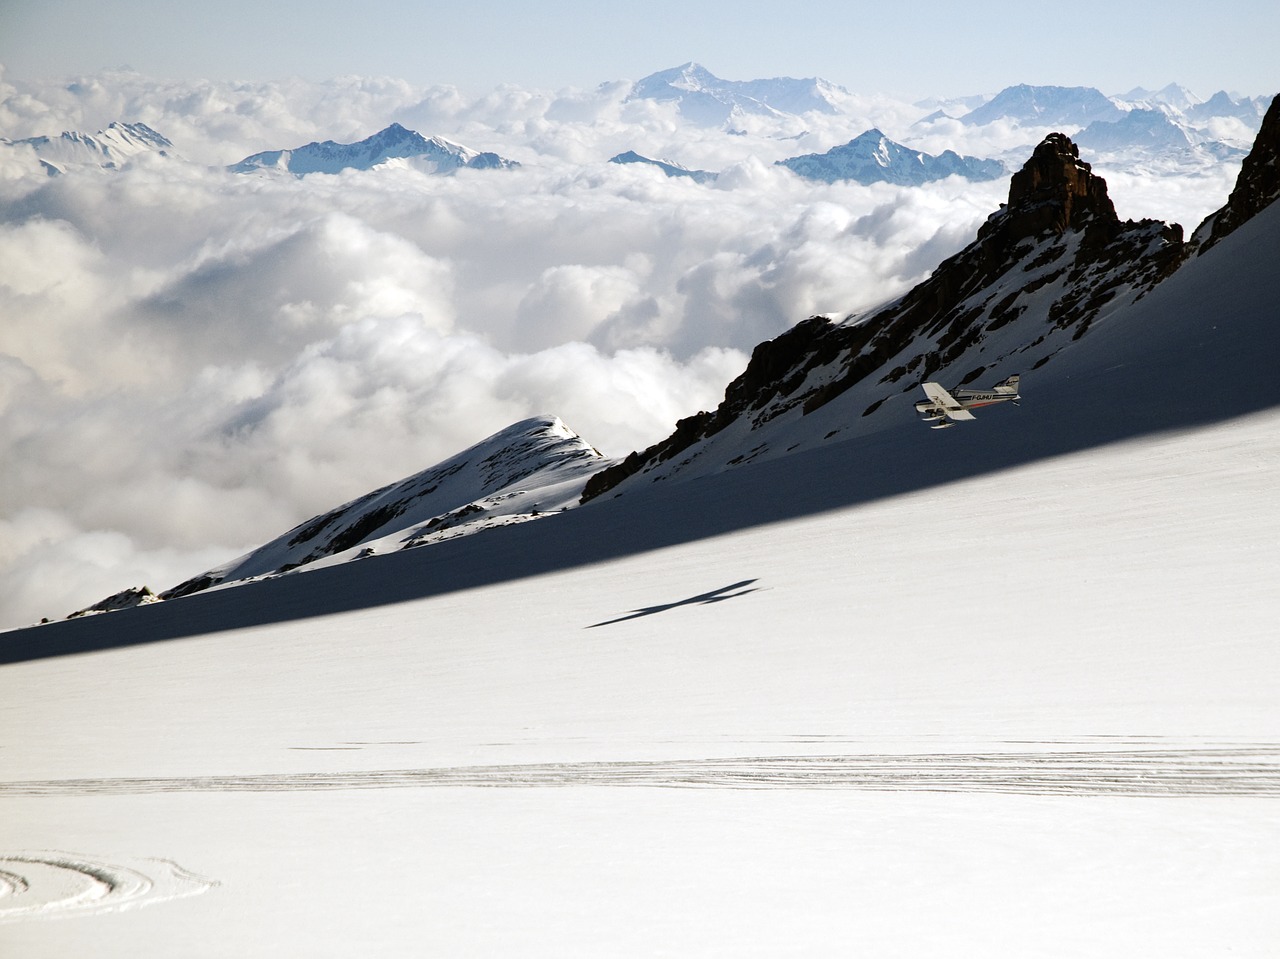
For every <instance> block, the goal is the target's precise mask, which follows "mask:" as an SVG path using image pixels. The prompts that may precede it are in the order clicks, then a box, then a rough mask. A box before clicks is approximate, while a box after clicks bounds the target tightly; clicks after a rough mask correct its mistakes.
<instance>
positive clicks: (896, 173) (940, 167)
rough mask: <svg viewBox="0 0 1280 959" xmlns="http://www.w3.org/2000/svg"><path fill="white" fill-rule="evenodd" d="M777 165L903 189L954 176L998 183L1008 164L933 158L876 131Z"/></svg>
mask: <svg viewBox="0 0 1280 959" xmlns="http://www.w3.org/2000/svg"><path fill="white" fill-rule="evenodd" d="M777 165H778V166H784V167H786V168H787V169H789V170H791V171H792V172H793V173H797V174H799V175H800V176H802V177H804V178H805V179H808V180H821V181H822V182H824V183H835V182H837V181H839V180H855V181H857V182H858V183H897V184H899V185H902V186H920V185H921V184H924V183H929V182H931V181H933V180H941V179H943V178H945V177H949V176H953V175H956V176H962V177H965V178H966V179H969V180H994V179H996V178H997V177H1001V176H1004V173H1005V169H1004V164H1003V163H1001V162H1000V161H999V160H982V159H979V158H978V157H968V156H960V155H959V154H957V153H954V152H953V151H951V150H946V151H944V152H943V153H941V154H939V155H938V156H933V155H931V154H928V153H921V152H920V151H919V150H912V149H911V148H910V147H905V146H903V145H902V144H901V143H895V142H894V141H893V140H890V139H889V138H888V137H887V136H885V135H884V134H883V133H881V132H880V131H879V130H875V129H872V130H868V131H867V132H866V133H863V134H861V135H859V136H857V137H854V138H853V139H852V140H850V141H849V142H848V143H846V144H843V145H842V146H838V147H832V148H831V149H830V150H828V151H827V152H826V153H808V154H805V155H804V156H796V157H790V158H788V159H786V160H779V161H778V164H777Z"/></svg>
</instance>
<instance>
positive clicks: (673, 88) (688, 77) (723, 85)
mask: <svg viewBox="0 0 1280 959" xmlns="http://www.w3.org/2000/svg"><path fill="white" fill-rule="evenodd" d="M842 96H848V92H847V91H846V90H844V88H842V87H839V86H836V85H835V84H834V83H830V82H828V81H826V80H821V79H818V78H816V77H810V78H808V79H804V80H796V79H793V78H791V77H775V78H773V79H768V80H722V79H720V78H719V77H717V76H715V75H714V74H713V73H711V71H709V70H708V69H707V68H706V67H704V66H702V65H701V64H698V63H686V64H684V65H683V66H679V67H672V68H671V69H670V70H661V71H659V72H657V73H652V74H650V75H649V76H647V77H645V78H644V79H643V80H639V81H637V82H636V83H635V84H634V85H633V86H632V88H631V94H630V96H629V97H628V99H630V100H656V101H659V102H673V103H675V104H677V106H678V107H679V110H680V115H681V116H682V117H684V118H685V119H686V120H689V121H691V122H694V123H697V124H701V125H706V126H717V125H720V124H724V123H727V122H728V121H730V120H732V119H733V118H734V117H735V116H743V115H758V116H780V115H783V114H793V115H796V116H799V115H802V114H805V113H810V112H816V113H826V114H837V113H839V112H840V107H839V100H840V98H841V97H842Z"/></svg>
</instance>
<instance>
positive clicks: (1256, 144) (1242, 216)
mask: <svg viewBox="0 0 1280 959" xmlns="http://www.w3.org/2000/svg"><path fill="white" fill-rule="evenodd" d="M1277 198H1280V97H1276V98H1275V99H1274V100H1272V101H1271V106H1270V107H1268V108H1267V112H1266V115H1265V116H1264V117H1263V118H1262V126H1261V127H1260V128H1259V129H1258V136H1257V138H1256V139H1255V140H1254V141H1253V149H1252V150H1250V151H1249V155H1248V156H1246V157H1245V158H1244V163H1243V164H1242V165H1241V167H1240V176H1239V177H1237V178H1236V185H1235V189H1233V190H1232V191H1231V196H1229V197H1228V198H1227V205H1226V206H1224V207H1223V208H1222V209H1221V210H1219V211H1218V212H1216V213H1214V214H1212V215H1211V216H1209V217H1208V218H1207V219H1206V220H1205V221H1204V223H1202V224H1200V226H1199V227H1197V228H1196V232H1195V234H1194V236H1193V237H1192V245H1193V246H1194V247H1195V248H1196V251H1197V253H1203V252H1204V251H1205V250H1207V249H1209V247H1211V246H1213V245H1214V244H1215V243H1217V242H1218V241H1219V240H1221V239H1222V238H1223V237H1224V236H1226V235H1227V234H1229V233H1231V232H1232V231H1233V230H1236V229H1237V228H1239V227H1240V226H1241V224H1243V223H1247V222H1248V221H1249V220H1251V219H1253V217H1255V216H1256V215H1257V214H1258V213H1259V212H1260V211H1261V210H1263V209H1265V208H1266V207H1268V206H1270V205H1271V204H1272V203H1274V202H1275V201H1276V199H1277Z"/></svg>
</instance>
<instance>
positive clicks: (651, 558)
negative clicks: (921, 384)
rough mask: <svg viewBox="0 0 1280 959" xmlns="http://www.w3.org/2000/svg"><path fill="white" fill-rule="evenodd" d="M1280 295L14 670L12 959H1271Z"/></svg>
mask: <svg viewBox="0 0 1280 959" xmlns="http://www.w3.org/2000/svg"><path fill="white" fill-rule="evenodd" d="M1278 257H1280V208H1278V207H1275V206H1273V207H1272V208H1270V209H1269V210H1267V211H1266V212H1264V213H1263V214H1261V215H1260V216H1258V217H1256V218H1255V219H1254V220H1252V221H1250V222H1249V223H1247V224H1246V225H1245V226H1244V227H1242V228H1241V229H1239V230H1238V231H1237V232H1236V233H1234V234H1232V235H1231V236H1230V237H1228V238H1227V239H1226V240H1224V241H1223V242H1222V243H1220V244H1219V245H1217V246H1215V247H1214V248H1213V249H1211V250H1209V251H1208V252H1207V253H1205V254H1204V255H1203V256H1201V257H1199V258H1197V259H1195V260H1193V261H1191V262H1190V263H1188V264H1187V265H1186V266H1184V267H1183V268H1182V269H1181V270H1180V271H1179V272H1178V273H1177V274H1175V275H1174V276H1173V277H1172V278H1171V279H1169V280H1167V281H1166V282H1165V283H1163V284H1161V285H1160V286H1159V287H1157V288H1156V289H1155V290H1154V291H1153V292H1152V293H1150V294H1148V295H1147V296H1145V297H1144V298H1143V299H1142V300H1140V301H1139V302H1138V303H1137V304H1135V305H1134V306H1133V307H1130V308H1128V309H1126V310H1124V311H1123V312H1118V313H1116V314H1113V315H1112V316H1111V317H1109V318H1108V319H1107V320H1106V321H1105V322H1104V323H1101V324H1100V325H1099V327H1098V328H1097V329H1095V330H1093V331H1091V332H1090V333H1089V335H1088V336H1087V337H1085V338H1084V339H1082V340H1081V341H1080V342H1079V344H1077V345H1076V346H1075V347H1074V348H1072V349H1071V350H1068V351H1064V353H1063V354H1062V355H1061V356H1060V357H1058V358H1056V359H1055V360H1054V361H1053V362H1052V363H1049V364H1048V365H1047V366H1045V367H1043V368H1042V369H1041V370H1038V371H1036V372H1035V373H1034V374H1028V375H1025V376H1024V379H1023V385H1022V393H1023V396H1024V401H1023V403H1022V406H1021V408H1019V409H1014V408H1007V407H1002V408H998V409H994V410H987V411H982V412H981V413H980V415H979V418H978V420H977V421H976V422H974V423H971V424H961V427H960V428H957V429H954V430H949V431H946V432H944V433H935V432H931V431H929V430H927V429H925V428H924V427H923V426H922V425H920V424H919V423H916V422H914V421H913V419H914V413H913V412H912V411H911V407H910V402H909V401H908V398H907V397H905V396H904V397H903V398H902V399H901V400H900V405H901V407H902V409H901V414H902V415H901V424H900V427H899V428H897V429H884V430H881V431H880V432H877V433H875V434H873V435H869V436H865V437H862V438H859V439H857V440H853V441H847V442H838V441H837V442H831V443H827V444H825V445H823V444H819V445H818V446H816V447H814V448H812V449H806V450H804V451H802V452H798V453H796V454H795V455H792V456H784V457H779V458H776V459H773V460H770V461H768V462H763V463H757V464H752V465H747V466H743V467H741V468H739V469H735V470H730V471H727V472H723V473H719V474H716V475H710V476H705V477H700V478H697V479H692V480H688V481H685V482H678V481H676V480H673V481H672V482H670V483H658V484H655V485H653V486H652V487H650V488H647V489H637V490H634V491H628V492H627V493H625V495H622V496H620V497H618V498H609V497H607V496H606V497H605V498H603V499H602V500H600V501H596V502H593V503H590V504H588V505H586V506H584V507H582V508H579V509H575V510H570V511H568V512H565V513H563V514H560V515H555V516H551V517H548V518H545V519H540V520H539V521H537V522H533V523H524V524H520V525H517V526H512V527H508V528H502V529H493V530H487V531H484V532H481V533H478V534H476V535H472V536H468V537H464V538H460V539H455V540H451V541H448V542H442V543H438V544H435V545H433V546H430V547H428V548H424V549H416V550H408V551H404V552H401V553H396V554H392V555H386V556H373V557H370V558H368V559H364V560H360V561H358V562H353V563H348V564H345V565H342V566H331V567H328V568H324V569H318V570H316V571H314V572H305V573H297V574H293V575H288V576H284V577H280V578H277V579H268V580H263V581H260V582H255V583H251V584H248V585H244V586H239V587H234V588H228V589H224V590H217V591H211V592H207V593H202V594H197V595H193V596H190V597H187V598H183V599H179V600H175V601H171V602H166V603H161V604H156V605H154V606H150V607H146V608H142V609H136V610H126V611H122V612H118V613H112V614H109V615H106V616H100V617H94V618H91V619H85V620H77V621H74V622H68V623H63V624H58V625H55V626H51V627H45V628H41V629H33V630H27V631H20V632H15V633H10V634H6V635H5V636H3V637H2V640H3V642H2V643H0V653H2V654H3V659H4V661H5V662H6V663H7V665H5V666H3V668H2V669H0V760H2V761H3V770H4V772H3V781H2V782H0V919H5V918H8V919H17V920H20V921H13V922H7V923H6V924H4V925H0V947H2V948H0V951H3V952H4V953H5V954H6V955H7V954H13V955H29V956H75V955H93V956H96V957H116V956H119V957H124V956H128V957H131V959H136V957H139V956H143V957H146V956H168V955H173V954H181V955H184V956H209V957H214V956H217V957H225V956H280V955H314V956H349V955H369V956H390V955H431V956H459V955H468V956H473V955H474V956H506V955H520V956H556V957H563V956H582V957H586V956H602V955H604V956H661V955H670V956H726V957H729V956H732V957H741V956H770V957H772V956H815V955H845V954H857V955H871V956H948V957H990V956H1006V955H1007V956H1022V955H1034V956H1042V957H1043V956H1048V957H1078V956H1082V955H1116V956H1126V957H1146V956H1149V957H1161V959H1169V957H1200V956H1207V955H1233V956H1251V957H1259V959H1261V957H1269V956H1274V954H1275V946H1276V943H1277V942H1280V865H1278V863H1277V859H1276V856H1275V854H1274V853H1275V849H1276V848H1278V846H1280V710H1277V709H1276V701H1275V677H1276V676H1278V675H1280V644H1277V643H1276V642H1275V636H1276V625H1275V624H1276V621H1277V612H1280V600H1278V599H1277V590H1276V582H1277V573H1280V557H1278V556H1277V551H1276V543H1277V542H1280V511H1277V510H1276V509H1275V508H1274V507H1273V506H1272V499H1273V494H1274V490H1275V486H1276V484H1275V477H1276V471H1277V467H1278V466H1280V439H1278V438H1277V437H1278V435H1280V433H1278V430H1280V410H1277V408H1276V407H1275V399H1274V390H1273V389H1272V388H1271V384H1272V383H1273V382H1274V363H1275V359H1274V358H1275V356H1276V355H1277V349H1276V347H1277V345H1280V344H1277V339H1280V329H1278V328H1277V324H1276V322H1275V320H1276V318H1277V313H1276V303H1277V302H1280V296H1278V293H1280V290H1278V289H1277V286H1278V285H1280V278H1278V277H1277V274H1276V272H1275V271H1274V264H1275V263H1276V262H1277V258H1278ZM833 405H834V404H833ZM32 850H39V851H42V852H39V853H33V852H31V851H32ZM68 863H70V864H76V863H80V864H82V865H83V864H90V865H91V864H94V863H97V864H105V865H100V866H99V867H97V868H98V872H99V873H103V874H106V875H114V874H115V873H112V872H111V870H110V869H107V868H106V866H112V867H113V868H114V869H116V870H117V872H119V871H123V870H132V871H134V872H142V873H144V874H146V871H147V868H150V869H151V870H152V872H154V873H155V876H154V877H152V878H153V883H154V888H155V889H156V890H157V891H156V892H155V893H154V895H152V896H151V898H150V899H147V898H145V897H135V898H134V899H133V900H130V902H131V903H132V904H133V905H139V906H146V908H139V909H128V910H124V909H121V910H118V911H111V912H103V911H102V910H101V909H92V908H85V909H83V910H78V909H76V908H71V907H70V906H64V907H58V908H56V909H53V910H44V911H43V912H41V911H35V912H33V911H32V909H31V908H30V906H29V904H31V903H36V904H41V905H43V904H46V903H59V902H62V903H67V902H70V901H71V898H72V897H73V896H74V895H76V893H75V889H76V888H78V887H77V885H76V882H73V881H71V880H68V879H66V878H64V879H62V880H58V879H56V878H55V879H52V880H50V881H51V882H53V883H54V885H53V886H45V887H43V888H42V887H41V885H40V881H41V880H40V876H39V875H37V873H39V872H40V871H41V870H44V871H46V872H47V871H49V870H51V869H53V868H55V867H56V866H57V864H62V867H63V868H65V866H66V864H68ZM148 863H150V864H151V865H150V867H148V866H147V864H148ZM175 870H181V872H180V873H176V872H175ZM82 871H84V872H87V871H88V870H82ZM130 874H131V873H130ZM178 875H181V876H184V877H189V878H185V879H178V878H175V876H178ZM98 881H99V882H102V881H103V880H101V879H99V880H98ZM82 882H88V880H83V881H82ZM107 885H108V886H110V883H109V882H108V883H107ZM30 897H35V898H34V899H33V898H30ZM130 902H125V903H122V905H129V904H130ZM24 903H26V905H24ZM109 904H110V903H108V905H109ZM24 910H25V911H24ZM55 915H56V916H57V917H59V919H60V921H46V920H47V919H52V918H54V916H55Z"/></svg>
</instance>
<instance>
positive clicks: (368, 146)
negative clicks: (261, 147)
mask: <svg viewBox="0 0 1280 959" xmlns="http://www.w3.org/2000/svg"><path fill="white" fill-rule="evenodd" d="M393 160H405V161H407V162H408V163H409V164H410V165H411V166H414V167H415V168H417V169H420V170H422V171H424V172H426V173H437V174H449V173H454V172H456V171H458V170H461V169H463V168H468V169H473V170H494V169H510V168H512V167H517V166H519V165H520V164H518V163H516V162H515V161H514V160H507V159H504V158H502V157H500V156H498V155H497V154H496V153H480V152H477V151H476V150H472V149H470V148H469V147H464V146H462V145H461V144H458V143H453V142H451V141H449V140H445V139H443V138H442V137H430V138H427V137H424V136H422V134H420V133H417V132H415V131H413V130H408V129H405V128H404V127H402V126H401V125H400V124H398V123H393V124H391V126H389V127H387V128H386V129H385V130H382V131H380V132H378V133H375V134H374V135H373V136H371V137H366V138H365V139H363V140H360V141H359V142H357V143H336V142H334V141H333V140H325V141H324V142H322V143H308V144H306V145H305V146H300V147H297V148H295V149H292V150H268V151H266V152H263V153H255V154H254V155H253V156H250V157H245V158H244V159H243V160H241V161H240V162H239V163H234V164H232V165H231V166H230V167H228V168H227V169H229V170H230V171H231V172H232V173H267V172H273V171H274V172H285V173H292V174H293V175H294V176H299V177H300V176H305V175H306V174H308V173H341V172H342V171H343V170H370V169H373V168H374V167H375V166H380V165H382V164H385V163H388V162H391V161H393Z"/></svg>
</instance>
